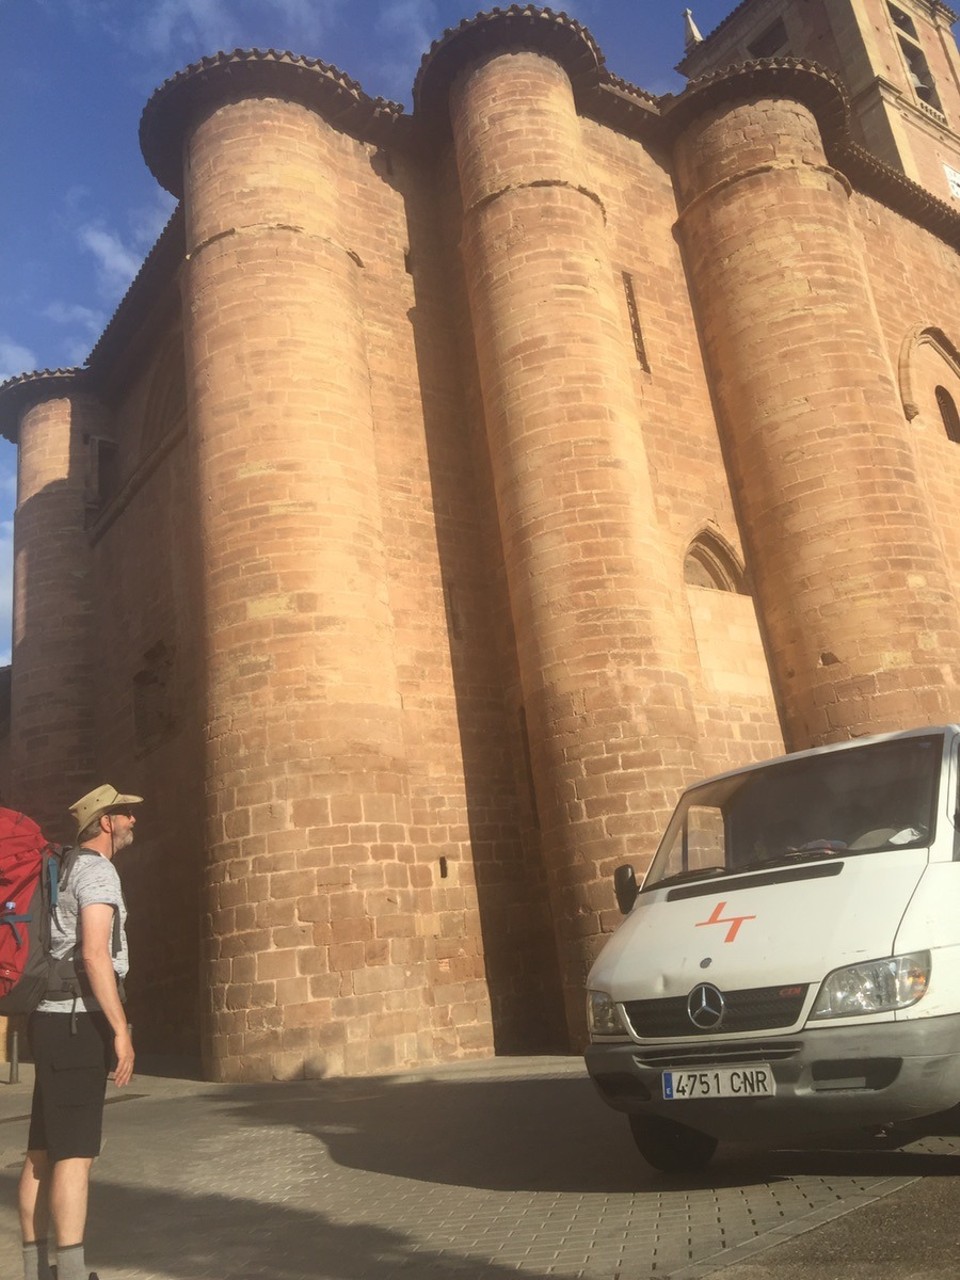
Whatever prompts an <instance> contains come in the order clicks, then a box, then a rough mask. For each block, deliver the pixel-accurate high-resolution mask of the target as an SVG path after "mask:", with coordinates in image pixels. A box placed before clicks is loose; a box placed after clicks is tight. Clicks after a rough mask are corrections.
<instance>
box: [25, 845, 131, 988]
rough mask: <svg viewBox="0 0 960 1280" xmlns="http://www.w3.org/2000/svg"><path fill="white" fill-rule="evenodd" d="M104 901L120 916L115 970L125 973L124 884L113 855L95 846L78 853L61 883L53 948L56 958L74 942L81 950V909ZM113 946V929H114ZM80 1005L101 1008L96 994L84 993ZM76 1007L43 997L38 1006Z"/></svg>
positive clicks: (127, 964)
mask: <svg viewBox="0 0 960 1280" xmlns="http://www.w3.org/2000/svg"><path fill="white" fill-rule="evenodd" d="M95 903H101V904H104V905H106V906H110V907H113V908H114V909H115V910H116V911H117V912H118V913H119V917H120V950H119V951H118V953H117V954H116V955H115V956H114V957H113V969H114V972H115V973H117V974H119V975H120V976H121V977H123V976H124V975H125V974H126V972H127V970H128V968H129V958H128V955H127V933H126V922H127V908H126V905H125V904H124V901H123V891H122V890H121V888H120V877H119V876H118V875H117V869H116V867H114V865H113V863H112V862H111V861H110V859H109V858H103V857H101V856H100V855H99V854H98V853H95V852H94V851H93V850H91V851H90V852H87V853H80V854H77V856H76V858H75V860H74V863H73V866H72V867H71V869H70V874H69V875H68V877H67V883H66V885H64V886H62V887H61V890H60V897H59V901H58V902H57V907H56V910H55V911H54V913H53V919H52V922H51V928H50V951H51V954H52V955H53V956H54V958H55V959H58V960H59V959H62V958H63V957H64V956H68V955H69V954H70V950H71V948H72V947H73V945H74V943H77V944H78V945H77V951H76V954H77V955H78V956H79V954H80V945H79V939H78V937H77V933H78V926H79V920H80V912H81V911H82V910H83V908H84V907H89V906H93V905H94V904H95ZM110 937H111V950H112V947H113V933H112V931H111V935H110ZM76 1007H77V1009H83V1010H85V1011H86V1012H87V1013H93V1012H94V1011H95V1010H97V1009H99V1008H100V1005H99V1002H98V1001H96V1000H94V998H93V997H92V996H87V997H81V998H80V999H78V1000H77V1003H76ZM73 1008H74V1004H73V1001H72V1000H41V1001H40V1003H39V1005H37V1009H38V1011H39V1012H40V1013H70V1012H72V1010H73Z"/></svg>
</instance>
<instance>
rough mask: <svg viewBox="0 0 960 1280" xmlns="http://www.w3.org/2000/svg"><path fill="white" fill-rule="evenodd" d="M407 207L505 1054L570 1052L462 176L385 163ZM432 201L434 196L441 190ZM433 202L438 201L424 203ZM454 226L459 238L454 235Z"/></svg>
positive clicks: (495, 1005) (464, 737) (469, 784)
mask: <svg viewBox="0 0 960 1280" xmlns="http://www.w3.org/2000/svg"><path fill="white" fill-rule="evenodd" d="M372 163H373V166H374V169H375V170H376V172H377V173H378V176H379V177H380V178H381V179H382V180H386V181H388V182H390V183H391V184H392V185H393V186H394V187H395V189H397V190H398V191H399V192H400V194H401V195H402V197H403V199H404V202H405V207H406V215H407V227H408V233H409V238H410V247H409V254H408V269H409V271H410V275H411V279H412V284H413V290H414V297H415V305H414V306H413V308H412V309H411V310H410V311H409V313H408V317H409V321H410V325H411V332H412V336H413V342H414V347H415V351H416V362H417V376H418V378H419V390H420V402H421V405H422V411H423V422H424V432H425V445H426V451H427V460H428V467H429V475H430V486H431V494H432V507H433V514H434V519H435V527H436V544H437V549H438V555H439V562H440V571H441V574H442V577H443V591H444V605H445V608H446V623H447V638H448V648H449V655H450V664H451V669H452V674H453V683H454V690H455V698H456V709H457V721H458V729H459V737H460V745H461V757H462V761H463V771H464V784H465V790H466V804H467V811H468V821H469V829H470V844H471V852H472V858H473V866H474V872H475V876H476V884H477V894H478V902H479V911H480V920H481V932H482V938H483V949H484V962H485V967H486V976H487V983H488V988H489V992H490V999H491V1006H492V1013H493V1028H494V1044H495V1048H496V1051H497V1052H498V1053H503V1054H511V1053H514V1054H515V1053H551V1052H554V1053H555V1052H564V1051H565V1050H566V1049H567V1048H568V1047H569V1044H568V1039H567V1033H566V1028H565V1023H564V1015H563V1006H562V1001H561V994H560V978H559V969H558V963H557V956H556V943H555V939H554V933H553V924H552V919H551V914H550V904H549V894H548V890H547V882H546V871H545V867H544V864H543V859H542V856H541V849H540V834H539V829H538V825H537V815H536V805H535V801H534V799H533V794H532V780H531V776H530V771H529V760H528V757H527V754H526V749H527V744H526V740H525V737H524V734H525V723H524V717H523V706H522V693H521V691H520V682H519V671H518V665H517V656H516V642H515V638H514V634H513V624H512V619H511V613H510V603H509V597H508V593H507V586H506V580H505V573H504V566H503V553H502V547H501V543H500V533H499V527H498V523H497V516H496V503H495V497H494V493H493V482H492V476H491V474H490V463H489V456H488V454H487V446H486V441H485V437H484V426H483V409H482V405H481V401H480V391H479V379H478V375H477V371H476V366H475V358H474V355H473V338H472V332H471V329H470V323H469V316H468V310H467V303H466V294H465V287H464V282H463V279H462V272H461V269H460V263H459V256H458V253H457V250H456V236H457V233H458V229H459V228H458V227H457V226H456V225H455V224H456V223H457V222H458V220H459V216H460V210H459V205H458V200H457V195H456V189H455V185H454V184H452V183H446V186H445V181H446V178H448V177H449V176H450V173H452V169H451V168H450V166H451V164H452V162H451V161H450V160H449V157H448V160H447V162H446V163H447V166H448V172H447V173H446V177H445V174H444V162H443V161H441V163H440V164H439V166H438V168H437V170H436V171H435V173H434V175H433V182H431V181H429V180H427V181H424V175H423V174H420V175H419V176H418V179H417V181H416V182H405V181H404V177H403V174H402V173H399V172H398V173H394V172H393V171H392V170H388V169H387V168H385V167H384V161H383V158H382V157H377V156H375V157H374V158H373V161H372ZM431 188H432V189H431ZM426 193H429V194H426ZM451 226H453V231H452V232H451V230H450V228H451Z"/></svg>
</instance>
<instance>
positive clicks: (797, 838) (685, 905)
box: [586, 725, 960, 1173]
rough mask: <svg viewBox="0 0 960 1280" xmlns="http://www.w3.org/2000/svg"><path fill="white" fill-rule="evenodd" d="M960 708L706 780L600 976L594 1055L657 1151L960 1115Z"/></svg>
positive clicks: (919, 1128) (623, 883) (879, 1134)
mask: <svg viewBox="0 0 960 1280" xmlns="http://www.w3.org/2000/svg"><path fill="white" fill-rule="evenodd" d="M958 751H960V726H957V725H948V726H946V727H940V728H928V729H917V730H913V731H912V732H909V733H897V734H887V735H885V736H883V737H877V738H861V739H859V740H857V741H855V742H850V743H843V744H842V745H837V746H830V747H822V748H819V749H818V750H815V751H803V752H800V753H798V754H796V755H790V756H783V757H780V758H779V759H776V760H771V761H768V762H766V763H764V764H758V765H752V766H750V767H749V768H745V769H738V770H736V771H735V772H733V773H726V774H723V775H722V776H720V777H716V778H711V779H709V780H708V781H706V782H703V783H700V784H698V785H696V786H693V787H690V788H689V789H688V790H687V791H685V792H684V793H683V795H682V797H681V799H680V803H679V804H678V806H677V809H676V812H675V813H674V815H673V817H672V818H671V820H670V823H669V825H668V827H667V830H666V833H665V835H664V837H663V840H662V841H661V843H660V847H659V848H658V850H657V853H656V855H655V857H654V859H653V862H652V863H651V865H650V869H649V871H648V872H647V874H646V876H645V878H644V880H643V883H642V884H641V885H639V886H638V884H637V881H636V879H635V877H634V872H633V868H632V867H619V868H618V869H617V872H616V874H615V877H614V881H615V888H616V892H617V899H618V902H619V904H620V909H621V911H623V913H624V914H625V915H626V916H627V919H626V920H625V921H624V923H623V924H622V925H621V926H620V928H619V929H618V930H617V931H616V933H614V935H613V936H612V938H611V939H610V940H609V941H608V942H607V944H606V946H605V947H604V949H603V951H602V952H601V954H600V956H599V958H598V960H597V962H596V964H595V965H594V966H593V968H592V970H591V971H590V977H589V979H588V987H589V991H588V996H587V1012H588V1020H589V1029H590V1041H591V1043H590V1046H589V1048H588V1050H587V1054H586V1059H587V1067H588V1069H589V1071H590V1075H591V1077H592V1079H593V1081H594V1083H595V1084H596V1086H597V1088H598V1089H599V1091H600V1093H601V1095H602V1096H603V1098H604V1100H605V1101H606V1102H607V1103H608V1104H609V1105H610V1106H611V1107H614V1108H615V1109H616V1110H618V1111H623V1112H625V1113H626V1114H627V1116H628V1118H629V1122H630V1126H631V1129H632V1131H633V1135H634V1140H635V1141H636V1144H637V1146H638V1148H639V1149H640V1152H641V1153H642V1155H643V1156H644V1157H645V1158H646V1159H647V1160H648V1161H649V1163H650V1164H652V1165H654V1166H655V1167H656V1168H658V1169H662V1170H664V1171H666V1172H673V1173H680V1172H684V1171H689V1170H693V1169H696V1168H698V1167H700V1166H702V1165H704V1164H705V1163H706V1162H707V1161H708V1160H709V1159H710V1158H711V1156H712V1155H713V1153H714V1151H715V1149H716V1146H717V1142H718V1141H719V1140H724V1141H751V1142H757V1141H759V1142H763V1143H766V1144H767V1145H771V1146H772V1145H775V1144H782V1143H799V1142H803V1143H805V1144H809V1142H810V1141H811V1140H813V1141H817V1142H821V1143H823V1144H828V1143H830V1142H836V1141H838V1140H841V1141H843V1142H848V1141H850V1140H854V1141H856V1140H858V1139H859V1138H861V1137H862V1138H863V1139H867V1138H873V1139H874V1140H876V1139H880V1140H882V1141H885V1142H887V1143H888V1144H890V1145H898V1144H901V1143H904V1142H909V1141H912V1140H914V1139H916V1138H918V1137H920V1136H925V1135H929V1134H937V1133H939V1134H944V1133H949V1134H957V1133H960V1127H958V1121H960V833H958V795H957V787H958V773H960V770H958Z"/></svg>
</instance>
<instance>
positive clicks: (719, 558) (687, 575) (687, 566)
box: [683, 529, 750, 596]
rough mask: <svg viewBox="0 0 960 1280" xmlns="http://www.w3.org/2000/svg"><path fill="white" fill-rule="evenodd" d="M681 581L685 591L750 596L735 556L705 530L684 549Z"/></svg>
mask: <svg viewBox="0 0 960 1280" xmlns="http://www.w3.org/2000/svg"><path fill="white" fill-rule="evenodd" d="M683 580H684V582H685V583H686V584H687V586H689V587H706V588H707V589H708V590H711V591H733V592H735V593H736V594H737V595H741V596H745V595H749V594H750V593H749V592H748V591H747V588H746V584H745V582H744V572H743V569H742V568H741V567H740V565H739V563H738V561H737V558H736V556H735V555H734V553H733V552H732V551H731V550H730V548H729V547H728V546H727V544H726V543H725V542H724V540H723V539H722V538H721V537H719V536H718V535H717V534H715V533H712V532H711V531H710V530H709V529H704V530H703V531H702V532H701V533H699V534H697V536H696V537H695V538H694V540H693V542H691V543H690V546H689V547H688V548H687V554H686V556H685V557H684V561H683Z"/></svg>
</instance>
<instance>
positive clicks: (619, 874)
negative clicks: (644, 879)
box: [613, 862, 640, 916]
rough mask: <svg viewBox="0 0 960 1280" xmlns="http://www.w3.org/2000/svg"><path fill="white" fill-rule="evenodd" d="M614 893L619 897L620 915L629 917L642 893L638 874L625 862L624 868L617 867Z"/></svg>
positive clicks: (614, 874) (614, 877)
mask: <svg viewBox="0 0 960 1280" xmlns="http://www.w3.org/2000/svg"><path fill="white" fill-rule="evenodd" d="M613 891H614V893H615V894H616V895H617V906H618V907H619V908H620V914H621V915H624V916H628V915H629V914H630V911H631V909H632V907H633V904H634V903H635V902H636V900H637V894H638V893H639V892H640V886H639V885H638V884H637V876H636V872H635V871H634V869H633V867H632V866H631V865H630V863H629V862H625V863H624V864H623V866H621V867H617V869H616V871H614V873H613Z"/></svg>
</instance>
